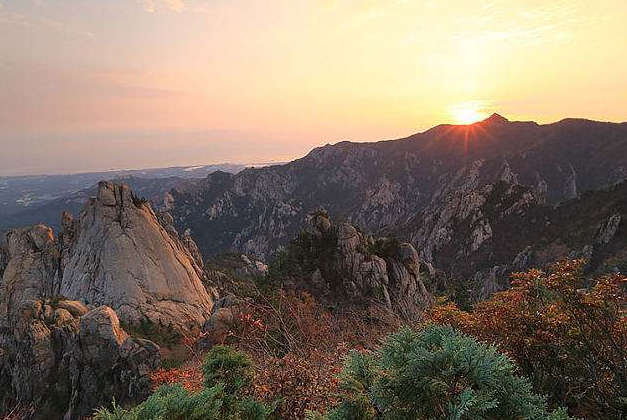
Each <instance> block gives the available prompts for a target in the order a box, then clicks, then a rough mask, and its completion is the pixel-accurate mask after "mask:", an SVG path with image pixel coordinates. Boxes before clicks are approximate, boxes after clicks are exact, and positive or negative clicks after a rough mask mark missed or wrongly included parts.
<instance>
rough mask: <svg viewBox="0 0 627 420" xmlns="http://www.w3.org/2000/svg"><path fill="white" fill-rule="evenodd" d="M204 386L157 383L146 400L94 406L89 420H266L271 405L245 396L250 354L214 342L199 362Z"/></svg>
mask: <svg viewBox="0 0 627 420" xmlns="http://www.w3.org/2000/svg"><path fill="white" fill-rule="evenodd" d="M203 371H204V374H205V386H204V388H203V389H202V390H201V391H200V392H197V393H190V392H189V391H187V390H186V389H184V388H183V387H182V386H180V385H164V386H161V387H159V388H158V389H157V390H156V391H155V392H154V393H153V394H152V395H151V396H150V397H149V398H148V399H147V400H146V401H144V402H143V403H141V404H139V405H138V406H136V407H134V408H130V409H125V408H122V407H119V406H117V405H116V404H115V403H114V404H113V407H112V409H111V410H106V409H100V410H97V411H96V413H95V414H94V417H92V420H266V419H267V418H268V416H269V415H270V414H271V412H272V411H273V410H274V408H275V407H267V406H266V405H264V404H262V403H260V402H258V401H256V400H255V399H253V398H250V397H247V396H245V395H244V394H245V391H246V390H247V389H248V388H249V387H250V386H251V385H252V379H253V364H252V361H251V360H250V358H249V357H248V356H247V355H246V354H244V353H242V352H240V351H237V350H234V349H233V348H231V347H228V346H216V347H214V348H213V349H212V350H211V351H210V352H209V353H208V354H207V356H206V358H205V362H204V364H203Z"/></svg>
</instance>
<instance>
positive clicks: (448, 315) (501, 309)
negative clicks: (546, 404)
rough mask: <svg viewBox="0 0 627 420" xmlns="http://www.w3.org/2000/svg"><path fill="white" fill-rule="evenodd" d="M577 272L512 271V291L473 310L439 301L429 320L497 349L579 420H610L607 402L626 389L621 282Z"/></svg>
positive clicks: (573, 268)
mask: <svg viewBox="0 0 627 420" xmlns="http://www.w3.org/2000/svg"><path fill="white" fill-rule="evenodd" d="M583 267H584V264H583V262H582V261H579V260H575V261H566V262H563V263H559V264H556V265H554V266H552V267H551V268H550V269H549V271H548V272H543V271H541V270H535V269H534V270H529V271H527V272H525V273H517V274H514V275H513V276H512V280H513V281H512V288H511V289H510V290H507V291H504V292H501V293H497V294H495V295H494V296H492V298H491V299H490V300H488V301H485V302H480V303H478V304H477V305H476V306H475V307H474V309H473V311H471V312H464V311H462V310H460V309H459V308H457V306H456V305H454V304H453V303H450V302H440V303H439V304H438V305H436V306H435V307H434V308H432V309H431V310H430V311H429V312H428V313H427V317H428V319H430V320H431V321H433V322H435V323H438V324H451V325H453V326H454V327H457V328H459V329H461V330H462V331H464V332H467V333H470V334H472V335H474V336H475V337H477V338H479V339H481V340H484V341H487V342H490V343H492V344H496V345H497V346H499V347H500V348H501V349H502V350H503V351H505V352H506V353H508V354H509V355H510V356H511V357H512V358H514V360H516V362H518V365H519V366H520V367H521V369H522V371H523V373H524V374H526V375H528V376H530V377H534V378H540V379H538V381H540V380H541V381H543V382H539V383H537V384H536V385H537V386H539V387H540V388H543V387H546V388H545V391H546V392H547V393H549V394H551V395H552V400H553V401H554V402H556V403H558V404H566V405H569V406H570V407H571V408H573V409H574V410H575V411H574V412H575V413H578V414H581V415H585V416H588V415H589V414H590V412H595V411H598V408H594V407H604V408H606V409H607V410H609V411H607V412H605V413H604V415H610V414H612V413H613V412H612V411H611V410H612V408H611V407H610V408H608V404H606V403H605V401H617V400H618V396H619V395H620V389H625V387H627V383H626V381H627V366H626V362H625V361H626V360H627V322H626V319H627V278H625V277H624V276H622V275H619V274H614V275H609V276H604V277H601V278H599V279H595V280H590V279H587V278H585V276H584V275H583ZM591 283H592V284H593V286H592V287H589V284H591Z"/></svg>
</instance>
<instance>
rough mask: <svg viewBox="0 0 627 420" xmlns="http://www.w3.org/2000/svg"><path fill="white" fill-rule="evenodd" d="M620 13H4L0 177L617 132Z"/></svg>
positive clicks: (439, 8) (447, 6) (141, 7)
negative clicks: (507, 136) (488, 119)
mask: <svg viewBox="0 0 627 420" xmlns="http://www.w3.org/2000/svg"><path fill="white" fill-rule="evenodd" d="M625 18H627V2H626V1H625V0H598V1H594V2H593V1H579V0H568V1H564V0H557V1H539V0H483V1H472V0H431V1H411V0H385V1H383V0H381V1H375V0H370V1H368V0H364V1H357V0H353V1H351V0H344V1H343V0H319V1H317V0H283V1H279V0H246V1H245V0H107V1H103V0H81V1H76V0H0V34H2V36H0V127H2V130H1V131H0V142H2V143H3V146H4V153H3V154H2V156H0V174H3V173H4V174H7V173H41V172H75V171H83V170H101V169H110V168H128V167H151V166H169V165H185V164H190V165H191V164H200V163H210V162H223V161H232V162H251V161H257V162H259V161H268V160H283V159H289V158H293V157H298V156H300V155H302V154H304V153H306V152H307V151H308V150H309V149H310V148H312V147H314V146H316V145H320V144H325V143H329V142H330V143H333V142H337V141H340V140H345V139H350V140H355V141H373V140H379V139H384V138H396V137H402V136H405V135H408V134H411V133H414V132H417V131H422V130H424V129H426V128H428V127H430V126H433V125H435V124H438V123H441V122H467V121H466V120H467V119H472V117H473V116H474V117H477V118H478V117H480V116H481V115H486V114H489V113H491V112H493V111H497V112H499V113H501V114H503V115H505V116H507V117H508V118H510V119H525V120H528V119H533V120H536V121H539V122H551V121H555V120H559V119H561V118H564V117H586V118H592V119H600V120H612V121H624V120H627V116H626V114H627V54H625V51H627V25H625Z"/></svg>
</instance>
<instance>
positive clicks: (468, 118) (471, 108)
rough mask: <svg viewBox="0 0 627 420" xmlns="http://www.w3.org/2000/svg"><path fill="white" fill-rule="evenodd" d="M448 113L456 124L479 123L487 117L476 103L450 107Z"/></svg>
mask: <svg viewBox="0 0 627 420" xmlns="http://www.w3.org/2000/svg"><path fill="white" fill-rule="evenodd" d="M450 113H451V116H452V117H453V119H454V120H455V121H454V122H455V123H456V124H463V125H469V124H474V123H476V122H478V121H481V120H483V119H485V118H486V117H487V113H486V112H484V111H482V110H481V107H480V105H479V104H478V103H475V102H466V103H462V104H458V105H454V106H451V107H450Z"/></svg>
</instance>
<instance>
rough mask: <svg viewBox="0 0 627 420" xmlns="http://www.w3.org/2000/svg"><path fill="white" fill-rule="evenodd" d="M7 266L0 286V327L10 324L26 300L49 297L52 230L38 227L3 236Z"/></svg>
mask: <svg viewBox="0 0 627 420" xmlns="http://www.w3.org/2000/svg"><path fill="white" fill-rule="evenodd" d="M6 243H7V258H8V262H7V265H6V268H5V270H4V273H3V277H2V283H1V285H0V299H1V300H0V324H3V323H7V324H12V323H14V322H15V320H13V319H12V317H15V316H17V314H18V313H19V312H18V311H17V308H20V307H21V305H22V304H23V303H24V302H25V301H28V300H38V299H40V298H42V297H43V296H52V295H54V292H55V288H56V287H55V276H56V273H57V268H58V260H59V252H58V250H57V247H56V244H55V241H54V237H53V234H52V230H51V229H50V228H48V227H46V226H43V225H38V226H32V227H28V228H22V229H15V230H12V231H9V232H8V233H7V235H6Z"/></svg>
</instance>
